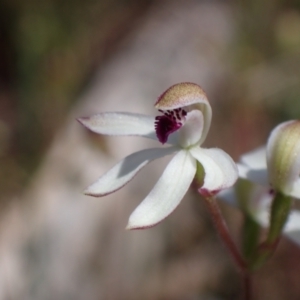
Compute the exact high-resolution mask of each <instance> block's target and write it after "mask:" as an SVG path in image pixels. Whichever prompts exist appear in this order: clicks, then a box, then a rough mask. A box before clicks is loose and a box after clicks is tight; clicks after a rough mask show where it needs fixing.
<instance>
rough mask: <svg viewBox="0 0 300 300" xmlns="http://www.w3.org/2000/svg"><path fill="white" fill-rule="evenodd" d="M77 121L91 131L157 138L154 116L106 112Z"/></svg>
mask: <svg viewBox="0 0 300 300" xmlns="http://www.w3.org/2000/svg"><path fill="white" fill-rule="evenodd" d="M78 121H79V122H80V123H82V124H83V125H84V126H85V127H87V128H88V129H90V130H91V131H93V132H96V133H99V134H105V135H119V136H120V135H121V136H122V135H138V136H143V137H147V138H151V139H155V140H157V137H156V134H155V129H154V117H150V116H146V115H140V114H132V113H123V112H106V113H101V114H97V115H93V116H91V117H87V118H79V119H78Z"/></svg>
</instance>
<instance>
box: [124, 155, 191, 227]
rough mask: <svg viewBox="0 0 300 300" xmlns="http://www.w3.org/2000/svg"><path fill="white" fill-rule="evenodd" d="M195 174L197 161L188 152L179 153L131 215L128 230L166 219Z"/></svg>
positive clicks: (151, 224)
mask: <svg viewBox="0 0 300 300" xmlns="http://www.w3.org/2000/svg"><path fill="white" fill-rule="evenodd" d="M195 173H196V161H195V159H194V158H192V157H191V155H190V154H189V152H188V151H187V150H181V151H179V152H178V153H177V154H176V155H175V156H174V158H173V159H172V160H171V161H170V163H169V164H168V166H167V167H166V169H165V171H164V172H163V174H162V176H161V177H160V178H159V180H158V182H157V183H156V185H155V186H154V187H153V189H152V190H151V192H150V193H149V195H148V196H147V197H146V198H145V199H144V200H143V202H142V203H141V204H140V205H139V206H138V207H137V208H136V209H135V210H134V212H133V213H132V214H131V216H130V218H129V221H128V225H127V229H144V228H148V227H152V226H154V225H156V224H157V223H159V222H161V221H162V220H163V219H165V218H166V217H167V216H168V215H169V214H170V213H171V212H172V211H173V210H174V209H175V208H176V207H177V206H178V204H179V203H180V201H181V200H182V198H183V197H184V195H185V193H186V192H187V190H188V188H189V186H190V185H191V183H192V181H193V178H194V176H195Z"/></svg>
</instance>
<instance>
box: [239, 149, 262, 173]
mask: <svg viewBox="0 0 300 300" xmlns="http://www.w3.org/2000/svg"><path fill="white" fill-rule="evenodd" d="M240 162H241V164H244V165H246V166H248V167H249V168H250V169H255V170H260V169H267V152H266V147H265V146H262V147H259V148H256V149H254V150H253V151H250V152H248V153H246V154H244V155H242V156H241V159H240Z"/></svg>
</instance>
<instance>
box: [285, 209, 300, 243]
mask: <svg viewBox="0 0 300 300" xmlns="http://www.w3.org/2000/svg"><path fill="white" fill-rule="evenodd" d="M283 233H284V234H286V235H287V236H288V237H289V238H290V239H291V240H292V241H294V242H295V243H296V244H298V245H300V212H299V211H296V210H292V212H291V213H290V215H289V218H288V221H287V223H286V225H285V227H284V229H283Z"/></svg>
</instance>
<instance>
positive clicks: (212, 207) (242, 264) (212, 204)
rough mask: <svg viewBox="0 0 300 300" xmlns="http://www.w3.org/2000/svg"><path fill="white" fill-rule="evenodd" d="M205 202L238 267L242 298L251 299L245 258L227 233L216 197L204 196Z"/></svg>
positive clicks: (249, 277) (249, 278)
mask: <svg viewBox="0 0 300 300" xmlns="http://www.w3.org/2000/svg"><path fill="white" fill-rule="evenodd" d="M205 203H206V204H207V207H208V209H209V212H210V214H211V216H212V219H213V222H214V225H215V227H216V230H217V232H218V234H219V236H220V238H221V240H222V241H223V243H224V244H225V246H226V248H227V249H228V251H229V253H230V254H231V257H232V259H233V261H234V263H235V265H236V267H237V268H238V271H239V272H240V274H241V276H242V281H243V289H244V297H243V298H244V299H245V300H250V299H251V276H250V273H249V270H248V266H247V263H246V261H245V259H244V258H243V257H242V255H241V254H240V252H239V250H238V248H237V246H236V244H235V243H234V241H233V239H232V237H231V235H230V233H229V230H228V227H227V224H226V222H225V220H224V218H223V215H222V213H221V211H220V208H219V206H218V204H217V202H216V199H215V198H214V197H205Z"/></svg>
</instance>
